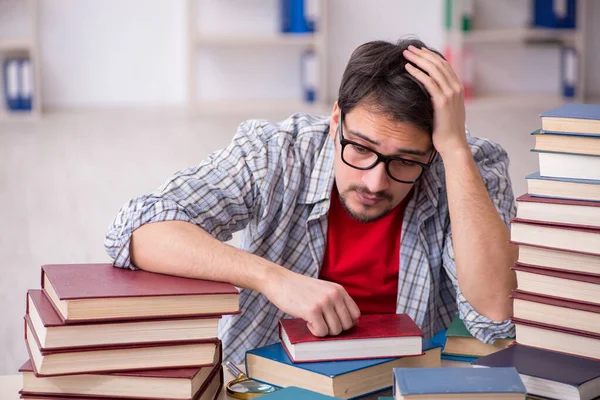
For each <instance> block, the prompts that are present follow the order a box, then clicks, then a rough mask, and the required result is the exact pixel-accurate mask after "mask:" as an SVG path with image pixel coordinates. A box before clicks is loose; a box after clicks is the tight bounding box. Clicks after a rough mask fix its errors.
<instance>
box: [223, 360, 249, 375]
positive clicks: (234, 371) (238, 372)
mask: <svg viewBox="0 0 600 400" xmlns="http://www.w3.org/2000/svg"><path fill="white" fill-rule="evenodd" d="M225 366H226V367H227V368H228V369H229V370H230V371H231V373H232V374H233V375H235V376H236V377H237V378H241V377H242V376H246V374H245V373H244V372H243V371H242V370H240V369H239V368H238V367H236V366H235V365H234V364H233V363H232V362H231V361H227V362H226V363H225Z"/></svg>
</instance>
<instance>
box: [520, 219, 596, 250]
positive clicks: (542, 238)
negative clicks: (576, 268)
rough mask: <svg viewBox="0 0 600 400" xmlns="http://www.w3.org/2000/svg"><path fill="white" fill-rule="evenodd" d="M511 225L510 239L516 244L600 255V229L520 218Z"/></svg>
mask: <svg viewBox="0 0 600 400" xmlns="http://www.w3.org/2000/svg"><path fill="white" fill-rule="evenodd" d="M510 223H511V230H510V237H511V240H512V241H514V242H519V243H525V244H529V245H537V246H545V247H552V248H555V249H561V250H572V251H578V252H582V253H588V254H597V255H600V247H599V246H598V243H600V227H595V226H581V225H567V224H557V223H553V222H541V221H530V220H525V219H520V218H513V219H512V220H511V221H510Z"/></svg>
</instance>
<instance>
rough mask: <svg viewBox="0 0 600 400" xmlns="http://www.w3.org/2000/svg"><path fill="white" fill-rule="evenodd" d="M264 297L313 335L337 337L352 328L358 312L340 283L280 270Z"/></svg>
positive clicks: (265, 289)
mask: <svg viewBox="0 0 600 400" xmlns="http://www.w3.org/2000/svg"><path fill="white" fill-rule="evenodd" d="M263 294H265V296H267V298H268V299H269V300H270V301H271V302H272V303H273V304H275V306H277V308H279V309H280V310H281V311H283V312H285V313H286V314H289V315H292V316H294V317H296V318H302V319H303V320H305V321H306V322H307V324H308V329H309V330H310V331H311V333H312V334H313V335H315V336H326V335H339V334H340V333H341V332H342V331H345V330H348V329H350V328H352V327H353V326H354V325H355V324H356V322H357V321H358V318H359V317H360V310H359V309H358V306H357V305H356V303H355V302H354V300H352V298H351V297H350V295H349V294H348V293H347V292H346V290H345V289H344V288H343V287H342V286H341V285H339V284H337V283H333V282H329V281H323V280H320V279H315V278H311V277H307V276H304V275H300V274H297V273H295V272H291V271H289V270H283V269H282V270H280V271H279V272H278V273H277V276H276V277H275V278H274V279H272V280H271V281H270V282H269V283H267V284H266V285H265V288H264V290H263Z"/></svg>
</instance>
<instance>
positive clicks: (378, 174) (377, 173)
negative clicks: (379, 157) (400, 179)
mask: <svg viewBox="0 0 600 400" xmlns="http://www.w3.org/2000/svg"><path fill="white" fill-rule="evenodd" d="M362 181H363V183H364V184H365V186H366V187H367V189H369V191H370V192H371V193H377V192H381V191H384V190H386V189H387V188H388V187H389V186H390V178H389V176H388V174H387V171H386V170H385V163H383V162H380V163H378V164H377V165H376V166H374V167H373V168H371V169H368V170H366V171H363V178H362Z"/></svg>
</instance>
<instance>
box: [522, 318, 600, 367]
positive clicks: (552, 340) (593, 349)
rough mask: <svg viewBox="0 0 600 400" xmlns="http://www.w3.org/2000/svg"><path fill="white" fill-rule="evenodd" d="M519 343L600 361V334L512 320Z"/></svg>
mask: <svg viewBox="0 0 600 400" xmlns="http://www.w3.org/2000/svg"><path fill="white" fill-rule="evenodd" d="M511 320H512V322H513V323H514V324H515V328H516V331H517V343H519V344H524V345H527V346H531V347H537V348H540V349H546V350H551V351H557V352H559V353H565V354H572V355H575V356H579V357H585V358H591V359H594V360H600V334H595V333H590V332H584V331H580V330H577V329H569V328H563V327H559V326H554V325H549V324H543V323H539V322H532V321H526V320H523V319H519V318H512V319H511Z"/></svg>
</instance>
